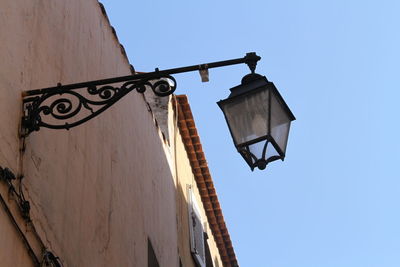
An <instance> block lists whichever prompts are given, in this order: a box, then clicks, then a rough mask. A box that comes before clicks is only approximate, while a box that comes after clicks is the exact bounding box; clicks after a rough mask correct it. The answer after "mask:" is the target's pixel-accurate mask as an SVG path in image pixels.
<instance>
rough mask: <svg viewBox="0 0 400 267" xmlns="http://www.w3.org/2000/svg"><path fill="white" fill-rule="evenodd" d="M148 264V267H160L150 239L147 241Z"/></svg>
mask: <svg viewBox="0 0 400 267" xmlns="http://www.w3.org/2000/svg"><path fill="white" fill-rule="evenodd" d="M147 264H148V267H160V265H159V264H158V260H157V257H156V253H155V252H154V249H153V246H152V244H151V242H150V239H147Z"/></svg>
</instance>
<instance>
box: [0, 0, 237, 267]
mask: <svg viewBox="0 0 400 267" xmlns="http://www.w3.org/2000/svg"><path fill="white" fill-rule="evenodd" d="M0 23H1V25H2V30H1V31H0V40H1V41H0V54H1V58H2V59H3V60H2V63H0V64H1V68H0V85H1V88H2V89H1V90H0V125H1V128H0V167H1V169H0V180H1V181H0V194H1V199H0V202H1V205H0V206H1V208H0V237H1V238H0V265H1V266H5V267H7V266H58V265H61V264H62V265H63V266H162V267H163V266H167V267H169V266H185V267H186V266H188V267H191V266H237V261H236V257H235V253H234V251H233V248H232V244H231V241H230V237H229V233H228V231H227V228H226V225H225V222H224V219H223V215H222V211H221V208H220V205H219V202H218V198H217V195H216V193H215V189H214V187H213V183H212V178H211V176H210V173H209V170H208V167H207V162H206V160H205V157H204V153H203V151H202V148H201V143H200V140H199V136H198V134H197V131H196V128H195V125H194V120H193V116H192V114H191V112H190V107H189V104H188V101H187V98H186V97H185V96H172V97H169V98H165V99H164V100H159V99H157V98H154V96H152V95H151V94H149V93H146V94H145V95H144V94H139V93H136V92H132V93H130V94H128V95H126V96H125V97H124V98H123V99H121V100H120V101H119V102H118V103H116V104H115V105H113V106H112V107H111V108H110V109H108V110H107V111H105V112H103V113H102V114H101V115H100V116H99V117H96V118H94V119H92V120H89V121H88V122H86V123H84V124H83V125H80V126H79V127H76V128H73V129H71V130H69V131H66V130H51V129H46V128H42V129H40V131H38V132H32V133H31V134H29V135H28V136H26V137H23V136H21V117H22V116H23V114H24V110H23V108H22V92H23V91H26V90H31V89H37V88H44V87H49V86H53V85H56V84H57V83H62V84H69V83H75V82H81V81H89V80H97V79H103V78H109V77H116V76H124V75H130V74H133V73H134V70H133V68H132V66H131V65H130V63H129V61H128V59H127V56H126V54H125V52H124V49H123V47H122V46H121V44H120V43H119V41H118V38H117V36H116V34H115V30H114V29H113V28H112V27H111V25H110V22H109V21H108V19H107V15H106V12H105V9H104V7H103V6H102V5H101V4H100V3H98V2H97V1H95V0H70V1H62V0H56V1H52V2H48V1H43V0H6V1H2V2H1V3H0ZM200 233H201V234H200ZM46 264H47V265H46ZM51 264H53V265H51Z"/></svg>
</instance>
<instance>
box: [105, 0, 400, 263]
mask: <svg viewBox="0 0 400 267" xmlns="http://www.w3.org/2000/svg"><path fill="white" fill-rule="evenodd" d="M103 3H104V5H105V7H106V9H107V12H108V15H109V18H110V21H111V24H112V25H113V26H114V27H115V28H116V31H117V34H118V37H119V39H120V42H121V43H122V44H123V45H124V46H125V49H126V51H127V54H128V57H129V59H130V61H131V63H132V64H133V65H134V66H135V68H136V70H137V71H153V70H154V68H156V67H158V68H160V69H166V68H173V67H180V66H187V65H192V64H199V63H206V62H212V61H218V60H225V59H231V58H238V57H242V56H244V55H245V53H246V52H251V51H255V52H257V54H259V55H260V56H261V57H262V60H261V61H260V62H259V64H258V66H257V72H258V73H260V74H263V75H266V76H267V78H268V79H269V80H270V81H273V82H274V83H275V85H276V87H277V88H278V90H279V91H280V93H281V94H282V96H283V97H284V98H285V100H286V102H287V103H288V105H289V106H290V108H291V110H292V111H293V113H294V114H295V116H296V118H297V120H296V121H294V123H293V124H292V128H291V132H290V135H289V143H288V148H287V156H286V159H285V161H284V162H280V161H279V162H274V163H273V164H271V165H268V167H267V169H266V170H264V171H259V170H256V171H254V172H251V171H250V169H249V168H248V166H247V165H246V163H245V162H244V161H243V160H242V158H241V157H240V155H239V154H238V153H237V152H236V151H235V148H234V146H233V143H232V140H231V137H230V135H229V131H228V128H227V126H226V123H225V121H224V118H223V115H222V112H221V111H220V110H219V108H218V106H217V105H216V102H217V101H218V100H220V99H224V98H226V97H227V96H228V94H229V90H228V89H229V88H231V87H233V86H235V85H237V84H239V82H240V79H241V77H242V76H244V75H245V74H247V73H248V69H247V66H245V65H238V66H231V67H225V68H219V69H212V70H210V82H209V83H201V82H200V77H199V75H198V73H196V72H193V73H186V74H179V75H176V76H175V78H176V79H177V82H178V89H177V91H176V93H177V94H187V95H188V97H189V102H190V104H191V108H192V111H193V113H194V117H195V120H196V125H197V128H198V130H199V134H200V137H201V141H202V144H203V148H204V150H205V153H206V157H207V160H208V163H209V166H210V170H211V173H212V176H213V179H214V183H215V184H216V188H217V192H218V195H219V198H220V202H221V205H222V208H223V212H224V216H225V220H226V222H227V225H228V229H229V232H230V234H231V239H232V241H233V245H234V248H235V252H236V255H237V258H238V260H239V263H240V265H241V266H261V267H263V266H268V267H382V266H385V267H398V266H400V252H399V251H400V213H399V204H400V179H399V178H400V171H399V165H400V155H399V150H400V145H399V140H398V137H399V136H400V126H399V116H398V113H399V111H398V106H399V104H398V103H399V101H400V90H399V89H400V81H399V77H400V75H399V71H400V16H399V14H400V2H398V1H395V0H393V1H385V0H381V1H357V0H353V1H349V0H347V1H344V0H337V1H317V0H314V1H311V0H304V1H294V0H293V1H270V0H259V1H251V0H250V1H227V0H220V1H210V0H205V1H128V0H125V1H122V0H120V1H116V0H113V1H111V0H103Z"/></svg>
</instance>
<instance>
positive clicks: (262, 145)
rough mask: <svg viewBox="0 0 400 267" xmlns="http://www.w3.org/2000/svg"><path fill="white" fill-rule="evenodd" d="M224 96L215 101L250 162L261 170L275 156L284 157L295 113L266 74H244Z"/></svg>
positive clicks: (240, 148)
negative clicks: (236, 84) (237, 83)
mask: <svg viewBox="0 0 400 267" xmlns="http://www.w3.org/2000/svg"><path fill="white" fill-rule="evenodd" d="M230 90H231V94H230V95H229V97H228V98H227V99H225V100H221V101H219V102H218V105H219V107H220V108H221V109H222V112H223V113H224V115H225V119H226V122H227V124H228V127H229V130H230V132H231V135H232V138H233V143H234V144H235V147H236V149H237V150H238V152H239V153H240V154H241V155H242V157H243V158H244V160H245V161H246V162H247V164H248V165H249V166H250V168H251V170H254V168H256V167H258V168H259V169H260V170H264V169H265V167H266V166H267V164H268V163H270V162H272V161H274V160H278V159H281V160H284V158H285V152H286V145H287V141H288V136H289V129H290V123H291V121H293V120H295V117H294V115H293V114H292V112H291V111H290V109H289V107H288V106H287V105H286V103H285V101H284V100H283V98H282V96H281V95H280V94H279V92H278V90H277V89H276V87H275V85H274V84H273V83H272V82H269V81H268V80H267V78H266V77H265V76H261V75H259V74H256V73H254V71H252V73H251V74H248V75H246V76H245V77H243V79H242V83H241V85H239V86H236V87H233V88H232V89H230Z"/></svg>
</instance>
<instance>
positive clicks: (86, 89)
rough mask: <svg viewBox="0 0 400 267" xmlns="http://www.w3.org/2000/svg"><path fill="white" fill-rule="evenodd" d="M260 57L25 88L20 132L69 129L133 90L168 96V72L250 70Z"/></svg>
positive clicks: (170, 86)
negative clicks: (238, 67)
mask: <svg viewBox="0 0 400 267" xmlns="http://www.w3.org/2000/svg"><path fill="white" fill-rule="evenodd" d="M260 59H261V57H259V56H257V55H256V53H247V54H246V56H245V57H243V58H237V59H231V60H225V61H217V62H213V63H206V64H199V65H192V66H188V67H181V68H174V69H167V70H161V71H160V70H158V69H156V70H155V71H154V72H149V73H138V74H134V75H129V76H122V77H116V78H110V79H103V80H97V81H89V82H83V83H75V84H69V85H61V84H58V85H57V86H56V87H50V88H44V89H37V90H30V91H25V92H23V111H24V115H23V117H22V123H21V126H22V127H21V135H22V136H27V135H29V134H30V133H31V132H33V131H39V130H40V128H41V127H45V128H50V129H67V130H69V129H70V128H73V127H76V126H78V125H80V124H83V123H85V122H86V121H89V120H90V119H92V118H94V117H96V116H98V115H99V114H100V113H102V112H103V111H105V110H106V109H108V108H109V107H111V106H112V105H114V104H115V103H116V102H117V101H118V100H120V99H121V98H122V97H124V96H125V95H127V94H128V93H130V92H131V91H133V90H136V91H137V92H139V93H144V92H145V91H146V89H148V88H150V89H151V90H152V91H153V92H154V94H156V95H157V96H161V97H162V96H168V95H170V94H172V93H173V92H174V91H175V89H176V80H175V79H174V77H172V76H171V74H177V73H184V72H190V71H198V70H202V69H204V68H205V67H207V69H211V68H217V67H223V66H228V65H235V64H242V63H245V64H247V65H248V66H249V68H250V70H251V71H252V72H254V70H255V67H256V65H257V62H258V61H259V60H260Z"/></svg>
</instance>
